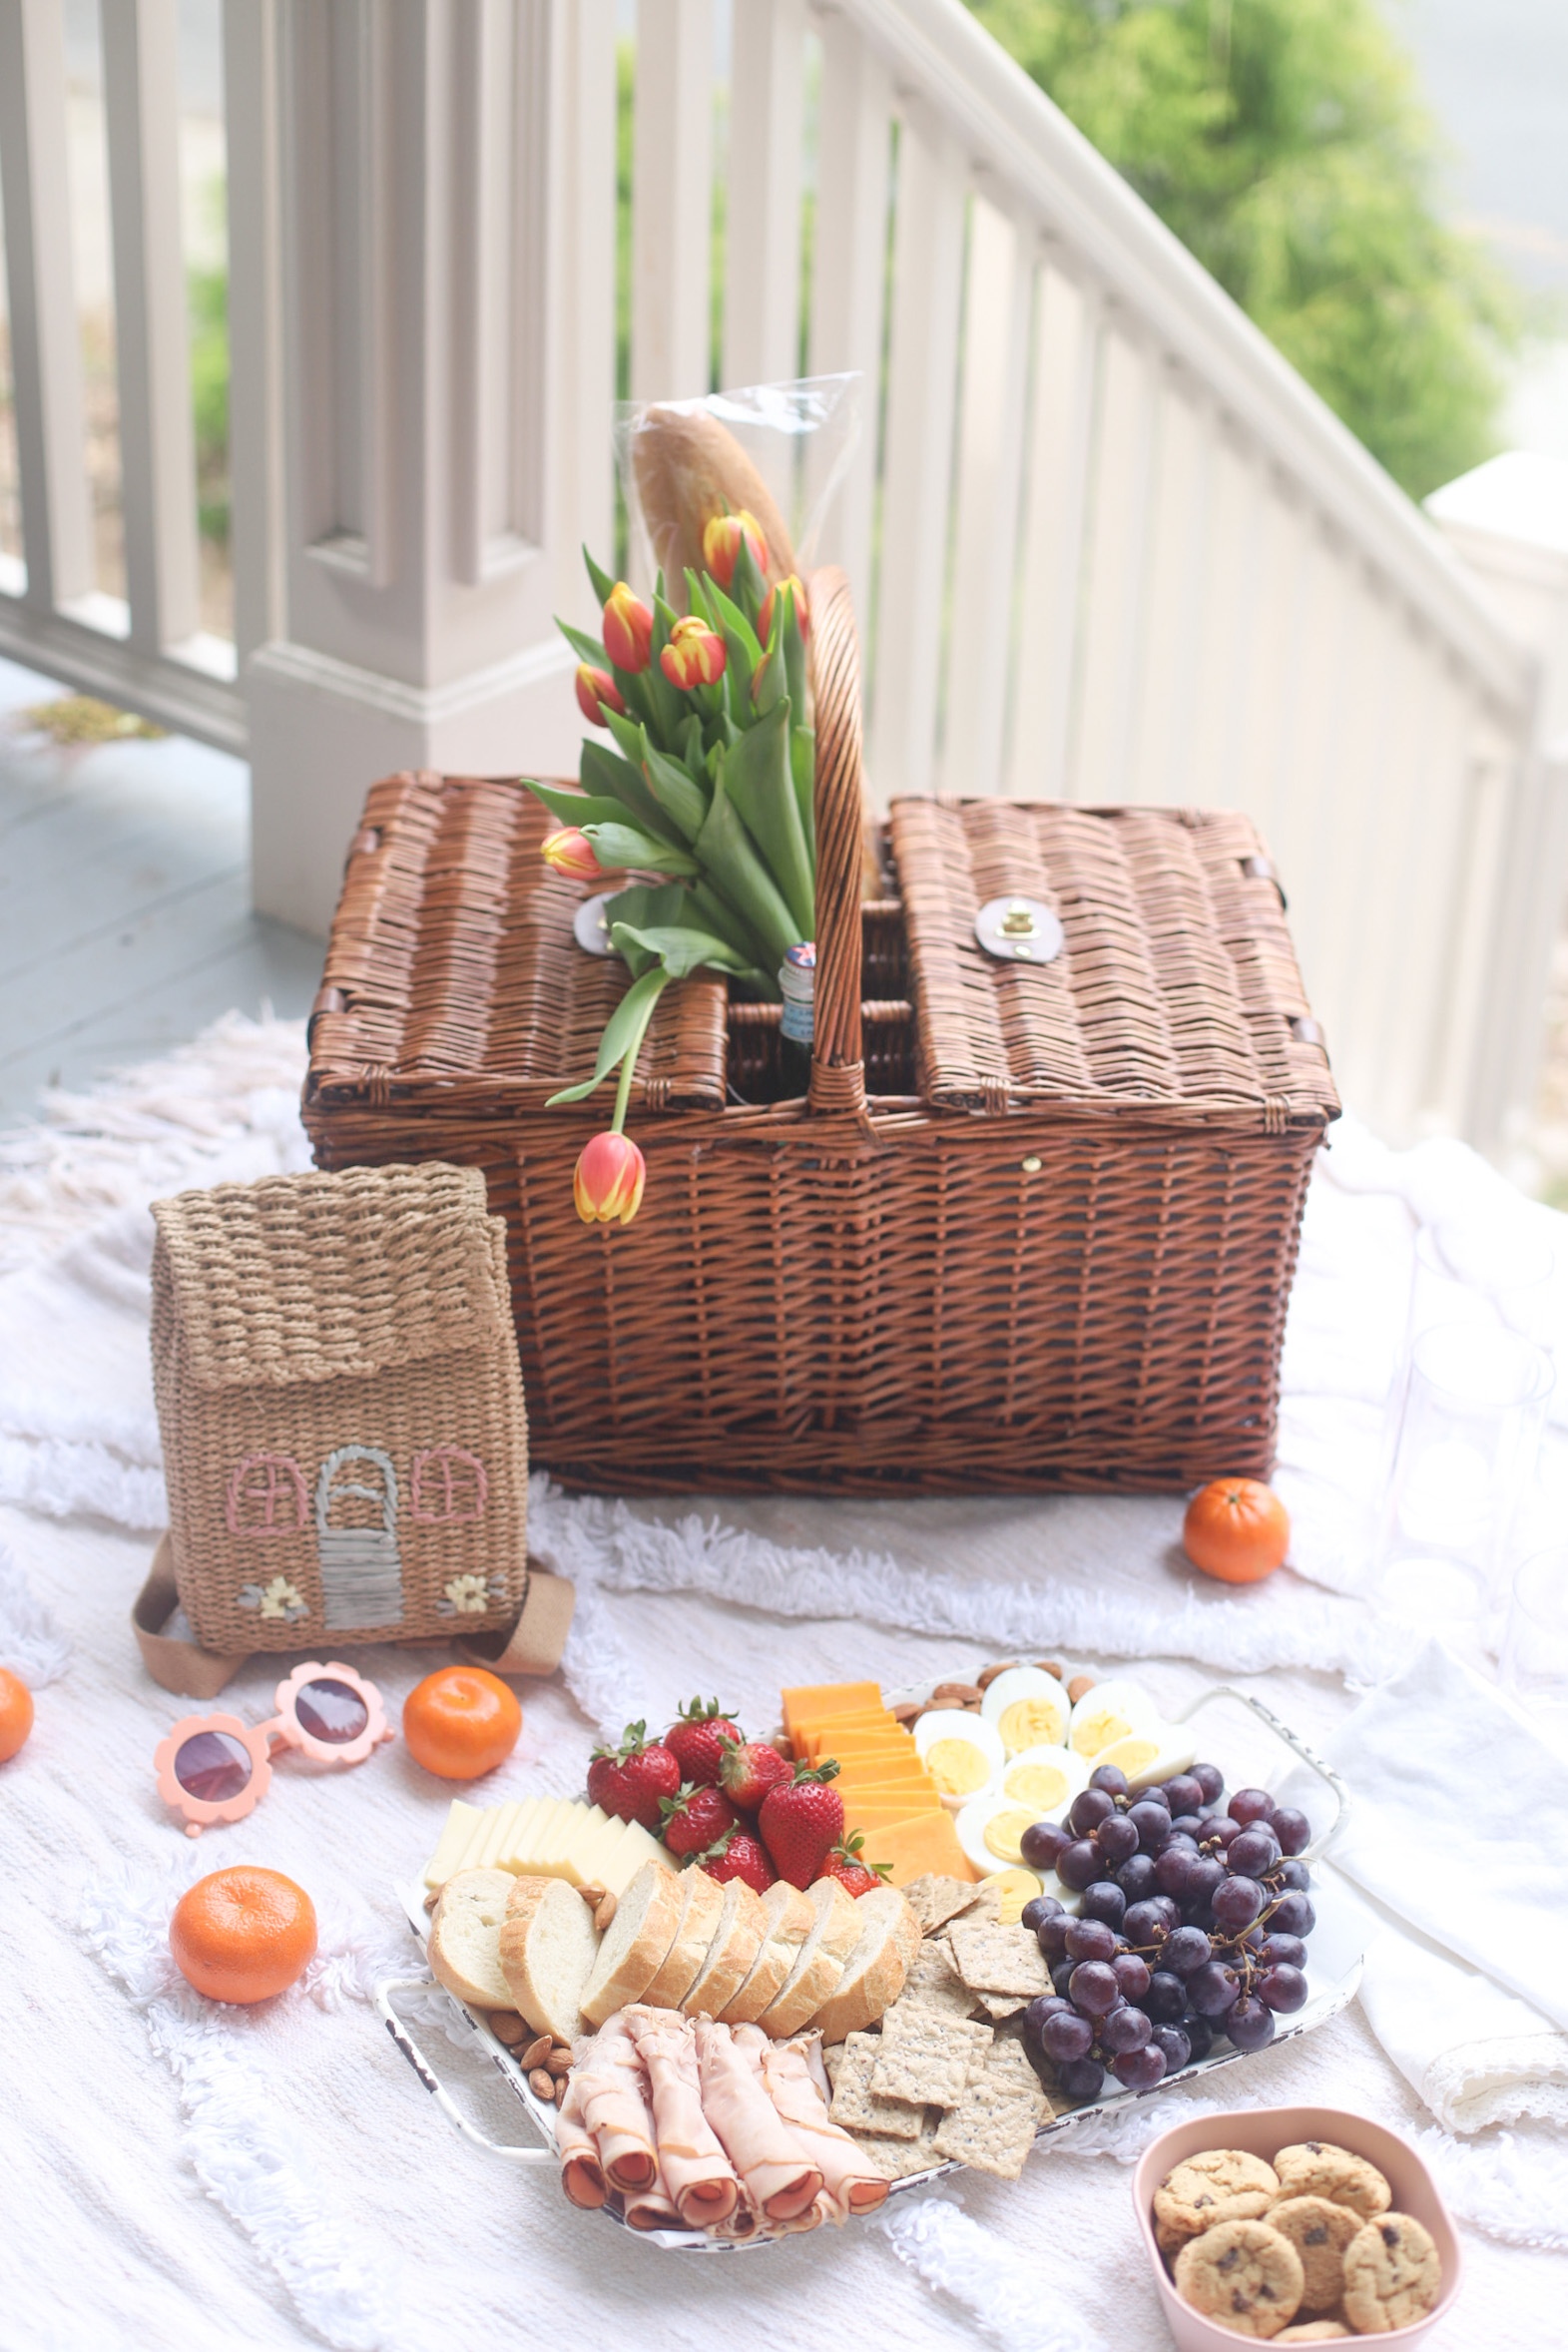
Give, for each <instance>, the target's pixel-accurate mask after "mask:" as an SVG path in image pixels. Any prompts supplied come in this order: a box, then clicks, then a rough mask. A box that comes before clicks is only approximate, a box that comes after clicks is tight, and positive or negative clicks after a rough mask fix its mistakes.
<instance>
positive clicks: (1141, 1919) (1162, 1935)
mask: <svg viewBox="0 0 1568 2352" xmlns="http://www.w3.org/2000/svg"><path fill="white" fill-rule="evenodd" d="M1158 1900H1159V1898H1158V1897H1155V1898H1154V1899H1153V1900H1151V1901H1150V1902H1148V1903H1135V1904H1133V1905H1132V1906H1131V1908H1130V1909H1129V1911H1128V1913H1127V1917H1126V1918H1125V1919H1124V1920H1123V1922H1122V1926H1123V1927H1124V1929H1125V1930H1126V1932H1127V1941H1128V1943H1129V1944H1132V1945H1150V1944H1163V1943H1164V1942H1165V1939H1166V1937H1167V1936H1168V1935H1169V1934H1170V1933H1171V1922H1170V1921H1169V1920H1168V1919H1167V1918H1166V1916H1165V1913H1164V1912H1163V1911H1160V1910H1157V1909H1156V1904H1157V1902H1158Z"/></svg>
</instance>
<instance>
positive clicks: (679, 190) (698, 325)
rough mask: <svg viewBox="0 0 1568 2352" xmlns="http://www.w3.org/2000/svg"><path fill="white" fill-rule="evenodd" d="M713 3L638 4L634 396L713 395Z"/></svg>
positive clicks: (668, 0)
mask: <svg viewBox="0 0 1568 2352" xmlns="http://www.w3.org/2000/svg"><path fill="white" fill-rule="evenodd" d="M713 126H714V102H713V7H712V0H638V8H637V105H636V112H635V116H634V126H633V140H632V397H633V398H634V399H636V400H689V399H692V398H694V397H698V396H700V395H701V394H702V393H704V392H706V391H707V389H708V379H709V316H708V295H709V285H710V263H709V248H710V242H711V239H710V230H711V224H712V219H713V137H714V128H713Z"/></svg>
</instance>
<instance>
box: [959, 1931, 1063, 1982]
mask: <svg viewBox="0 0 1568 2352" xmlns="http://www.w3.org/2000/svg"><path fill="white" fill-rule="evenodd" d="M947 1941H948V1943H949V1944H950V1945H951V1946H952V1954H953V1962H954V1965H955V1967H956V1968H957V1971H958V1974H959V1975H960V1976H961V1977H962V1979H963V1981H964V1983H965V1984H966V1985H967V1986H968V1988H969V1990H970V1992H971V1993H1016V1994H1018V1995H1019V1996H1020V1997H1021V1998H1022V1999H1023V2000H1024V2001H1032V2000H1033V1999H1034V1997H1035V1995H1036V1994H1038V1993H1049V1992H1050V1990H1051V1972H1050V1970H1049V1969H1048V1968H1047V1967H1046V1965H1045V1956H1044V1954H1043V1953H1042V1952H1041V1950H1040V1947H1039V1944H1038V1942H1037V1941H1036V1939H1035V1937H1034V1935H1033V1933H1032V1931H1031V1930H1030V1929H1028V1928H1023V1927H1012V1928H1004V1927H997V1926H993V1925H992V1924H991V1923H990V1922H988V1921H985V1920H964V1919H961V1920H955V1921H954V1922H953V1925H952V1926H951V1927H950V1928H949V1929H948V1931H947Z"/></svg>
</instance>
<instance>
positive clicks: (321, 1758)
mask: <svg viewBox="0 0 1568 2352" xmlns="http://www.w3.org/2000/svg"><path fill="white" fill-rule="evenodd" d="M272 1703H273V1705H274V1706H275V1707H276V1709H277V1713H276V1714H275V1715H274V1716H273V1717H272V1719H271V1721H270V1722H269V1723H242V1722H241V1720H240V1718H239V1716H238V1715H187V1716H186V1717H185V1718H184V1720H183V1721H182V1722H179V1723H177V1724H176V1725H175V1727H174V1729H173V1731H171V1732H170V1734H169V1736H168V1738H167V1739H162V1740H160V1741H159V1743H158V1747H157V1750H156V1751H155V1753H154V1756H153V1769H154V1771H155V1772H156V1773H157V1774H158V1793H159V1795H160V1796H161V1797H162V1798H163V1800H164V1803H165V1804H166V1805H172V1806H173V1807H174V1808H175V1810H176V1811H177V1812H179V1813H183V1814H184V1815H185V1834H186V1836H187V1837H188V1838H199V1837H200V1836H201V1834H202V1832H203V1830H204V1829H206V1828H208V1827H209V1825H210V1824H211V1823H213V1822H215V1821H243V1820H244V1819H245V1816H246V1815H247V1814H248V1813H250V1812H251V1811H253V1810H254V1808H255V1807H256V1806H257V1805H259V1804H260V1803H261V1799H262V1798H263V1797H264V1796H265V1794H266V1790H267V1784H268V1782H269V1781H270V1780H271V1777H272V1767H271V1764H270V1763H269V1761H268V1756H269V1754H270V1750H271V1747H272V1744H273V1742H274V1741H275V1742H276V1743H277V1744H278V1745H279V1746H281V1747H284V1748H300V1749H302V1750H303V1752H304V1754H305V1755H307V1756H310V1757H312V1758H313V1759H314V1761H315V1762H316V1763H317V1764H362V1763H363V1762H364V1760H365V1758H366V1756H368V1755H369V1753H370V1751H371V1750H372V1748H374V1747H375V1746H376V1745H377V1743H378V1742H379V1741H381V1740H388V1739H395V1738H396V1737H397V1734H396V1732H394V1731H393V1730H392V1728H391V1726H390V1724H389V1723H388V1722H387V1720H386V1709H385V1708H384V1707H383V1706H382V1704H381V1694H380V1692H379V1691H378V1690H377V1689H376V1687H375V1684H374V1683H373V1682H366V1680H365V1678H364V1676H363V1675H362V1674H356V1673H355V1672H354V1670H353V1668H352V1666H344V1665H342V1664H340V1663H337V1662H335V1661H334V1662H333V1663H332V1664H331V1665H327V1666H323V1665H320V1664H319V1663H318V1662H317V1661H316V1660H315V1659H310V1660H308V1661H307V1662H306V1664H304V1665H302V1666H296V1667H295V1668H294V1670H293V1672H292V1673H291V1674H290V1675H288V1676H287V1678H286V1679H285V1680H284V1681H282V1682H280V1683H279V1684H278V1685H277V1691H276V1695H275V1697H274V1699H273V1702H272Z"/></svg>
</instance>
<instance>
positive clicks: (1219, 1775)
mask: <svg viewBox="0 0 1568 2352" xmlns="http://www.w3.org/2000/svg"><path fill="white" fill-rule="evenodd" d="M1187 1777H1188V1779H1189V1780H1196V1781H1197V1783H1198V1786H1199V1787H1200V1788H1201V1789H1202V1790H1203V1793H1204V1798H1203V1801H1204V1803H1205V1804H1206V1805H1218V1803H1219V1802H1220V1794H1221V1791H1222V1790H1223V1789H1224V1787H1225V1774H1224V1773H1223V1772H1222V1771H1221V1770H1220V1767H1219V1765H1218V1764H1195V1765H1193V1766H1192V1768H1191V1770H1190V1771H1189V1772H1188V1775H1187Z"/></svg>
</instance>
